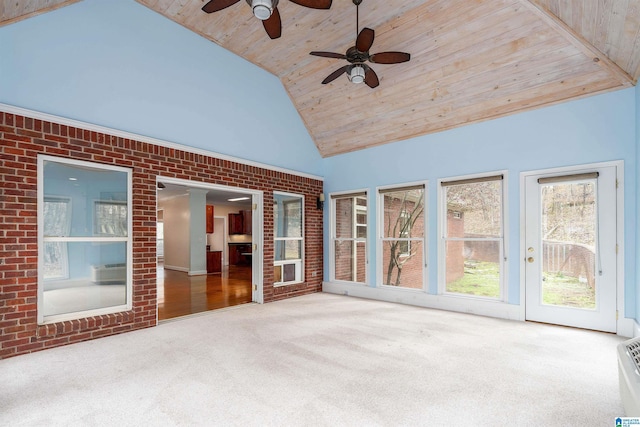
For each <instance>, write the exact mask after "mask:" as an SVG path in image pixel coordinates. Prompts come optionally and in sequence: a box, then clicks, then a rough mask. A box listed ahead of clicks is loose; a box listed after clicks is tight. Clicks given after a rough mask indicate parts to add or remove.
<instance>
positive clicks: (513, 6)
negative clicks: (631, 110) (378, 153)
mask: <svg viewBox="0 0 640 427" xmlns="http://www.w3.org/2000/svg"><path fill="white" fill-rule="evenodd" d="M2 1H3V3H2V5H3V6H2V7H3V9H2V11H0V12H1V13H0V17H1V19H2V22H0V23H3V22H4V21H9V22H13V21H15V20H16V19H19V17H20V16H21V14H20V10H19V9H20V7H19V4H24V5H25V7H24V11H23V13H22V15H28V14H33V13H37V11H39V10H40V11H43V10H46V9H47V8H54V7H58V6H60V5H64V4H66V3H70V2H69V1H54V0H32V1H25V2H19V1H18V0H12V1H8V0H2ZM136 1H138V2H139V3H141V4H143V5H145V6H147V7H149V8H150V9H152V10H154V11H156V12H158V13H160V14H162V15H164V16H166V17H167V18H169V19H171V20H173V21H175V22H177V23H179V24H181V25H183V26H184V27H186V28H188V29H190V30H192V31H194V32H196V33H198V34H201V35H202V36H204V37H206V38H208V39H209V40H211V41H213V42H215V43H217V44H219V45H220V46H222V47H224V48H225V49H228V50H230V51H232V52H234V53H236V54H238V55H240V56H242V57H244V58H245V59H247V60H249V61H251V62H253V63H254V64H256V65H258V66H260V67H261V68H263V69H265V70H267V71H268V72H270V73H273V74H274V75H276V76H277V77H278V78H279V79H280V80H281V81H282V84H283V85H284V87H285V89H286V90H287V92H288V93H289V96H290V98H291V100H292V102H293V103H294V105H295V107H296V108H297V110H298V112H299V113H300V116H301V117H302V120H303V121H304V123H305V125H306V126H307V129H308V131H309V134H310V135H311V137H312V138H313V140H314V142H315V144H316V146H317V147H318V150H319V152H320V153H321V154H322V156H325V157H327V156H333V155H337V154H341V153H346V152H350V151H355V150H360V149H364V148H367V147H372V146H376V145H381V144H386V143H390V142H394V141H399V140H403V139H407V138H411V137H415V136H419V135H424V134H428V133H433V132H439V131H443V130H446V129H451V128H454V127H458V126H462V125H465V124H469V123H475V122H479V121H483V120H489V119H493V118H497V117H502V116H505V115H508V114H513V113H517V112H521V111H525V110H529V109H532V108H538V107H541V106H545V105H551V104H555V103H559V102H563V101H567V100H569V99H575V98H578V97H583V96H587V95H592V94H597V93H602V92H606V91H611V90H616V89H621V88H625V87H630V86H632V85H634V84H635V82H636V80H637V78H638V76H639V74H640V0H615V1H612V0H590V1H587V2H585V1H584V0H426V1H425V0H363V2H362V4H361V6H360V28H363V27H365V26H366V27H370V28H372V29H374V30H375V31H376V33H375V34H376V37H375V41H374V44H373V47H372V48H371V49H370V52H371V53H376V52H382V51H390V50H397V51H404V52H409V53H410V54H411V61H410V62H407V63H402V64H394V65H383V64H372V68H373V69H374V70H375V71H376V73H377V74H378V77H379V79H380V86H378V87H377V88H375V89H370V88H369V87H367V86H366V85H364V84H361V85H355V84H352V83H350V82H349V81H348V79H347V77H346V76H341V77H339V78H338V79H336V80H334V81H333V82H331V83H329V84H327V85H322V84H320V82H321V81H322V80H323V79H324V78H325V77H326V76H327V75H329V74H330V73H331V72H333V71H334V70H336V69H338V68H340V67H342V66H344V65H346V64H347V62H346V61H345V60H340V59H330V58H320V57H315V56H310V55H309V52H310V51H313V50H323V51H330V52H337V53H344V52H345V51H346V50H347V48H349V47H350V46H353V45H354V42H355V37H356V7H355V6H354V5H353V3H352V1H351V0H333V5H332V7H331V9H330V10H328V11H325V10H313V9H308V8H304V7H301V6H299V5H297V4H295V3H292V2H290V1H287V0H280V4H279V6H278V9H279V10H280V14H281V16H282V27H283V29H282V37H281V38H279V39H275V40H271V39H270V38H269V37H268V36H267V35H266V34H265V32H264V29H263V28H262V25H261V23H260V22H259V21H258V20H257V19H256V18H254V17H253V16H252V14H251V9H250V8H249V6H248V5H247V4H246V2H245V1H244V0H242V1H240V2H238V3H237V4H235V5H233V6H230V7H228V8H226V9H224V10H221V11H219V12H216V13H213V14H206V13H204V12H202V11H201V10H200V9H201V8H202V6H203V5H204V4H205V3H206V0H136Z"/></svg>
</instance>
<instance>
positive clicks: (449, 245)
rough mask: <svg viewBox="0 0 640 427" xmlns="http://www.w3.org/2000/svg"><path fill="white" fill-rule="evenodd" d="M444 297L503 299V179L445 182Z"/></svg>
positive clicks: (489, 178)
mask: <svg viewBox="0 0 640 427" xmlns="http://www.w3.org/2000/svg"><path fill="white" fill-rule="evenodd" d="M441 187H442V192H441V195H442V200H443V203H442V208H443V209H442V211H441V227H442V230H443V232H442V236H443V237H442V242H441V243H442V246H441V250H442V253H443V254H444V257H443V258H444V268H443V269H442V271H443V273H444V274H443V277H444V281H443V282H444V292H446V293H452V294H463V295H471V296H478V297H488V298H502V297H503V291H502V276H503V269H504V268H503V265H504V263H503V259H504V255H503V254H504V238H503V237H504V236H503V229H504V226H503V221H504V215H503V176H502V175H496V176H487V177H480V178H472V179H460V180H449V181H444V182H441Z"/></svg>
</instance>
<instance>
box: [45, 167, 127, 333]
mask: <svg viewBox="0 0 640 427" xmlns="http://www.w3.org/2000/svg"><path fill="white" fill-rule="evenodd" d="M130 189H131V171H130V170H129V169H126V168H120V167H114V166H104V165H99V164H95V163H89V162H82V161H75V160H68V159H60V158H56V157H51V156H39V157H38V204H39V205H40V206H42V209H41V210H40V211H39V213H38V223H39V226H38V233H39V235H38V243H39V244H38V248H39V257H38V259H39V268H38V321H39V323H49V322H57V321H63V320H71V319H79V318H82V317H87V316H92V315H99V314H107V313H115V312H119V311H124V310H128V309H131V292H132V290H131V289H132V288H131V279H130V278H131V271H130V270H131V261H130V254H131V247H132V242H131V220H130V218H131V211H130V207H131V191H130Z"/></svg>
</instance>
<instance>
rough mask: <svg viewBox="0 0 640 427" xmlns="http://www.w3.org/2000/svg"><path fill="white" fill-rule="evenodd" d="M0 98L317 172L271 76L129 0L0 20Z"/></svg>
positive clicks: (89, 2)
mask: <svg viewBox="0 0 640 427" xmlns="http://www.w3.org/2000/svg"><path fill="white" fill-rule="evenodd" d="M0 103H5V104H9V105H13V106H17V107H23V108H28V109H32V110H36V111H40V112H45V113H50V114H54V115H58V116H62V117H66V118H70V119H76V120H81V121H85V122H88V123H94V124H99V125H103V126H107V127H111V128H115V129H119V130H123V131H128V132H134V133H137V134H141V135H145V136H151V137H155V138H159V139H163V140H167V141H170V142H174V143H179V144H184V145H188V146H192V147H197V148H202V149H207V150H211V151H214V152H218V153H222V154H227V155H232V156H236V157H240V158H243V159H247V160H253V161H258V162H263V163H267V164H270V165H275V166H280V167H285V168H289V169H293V170H297V171H302V172H307V173H312V174H317V175H320V173H321V157H320V155H319V153H318V151H317V149H316V147H315V145H314V143H313V141H312V140H311V138H310V136H309V134H308V132H307V130H306V128H305V127H304V124H303V122H302V120H301V118H300V116H299V114H298V113H297V111H296V110H295V108H294V107H293V105H292V103H291V101H290V99H289V97H288V96H287V93H286V92H285V90H284V89H283V87H282V84H281V83H280V81H279V80H278V79H277V78H276V77H275V76H273V75H271V74H269V73H267V72H265V71H263V70H261V69H260V68H258V67H256V66H255V65H253V64H251V63H249V62H247V61H245V60H244V59H242V58H240V57H238V56H236V55H234V54H232V53H230V52H228V51H226V50H224V49H222V48H220V47H219V46H218V45H216V44H214V43H212V42H210V41H208V40H206V39H204V38H202V37H200V36H198V35H196V34H195V33H193V32H191V31H189V30H187V29H185V28H183V27H182V26H180V25H178V24H176V23H174V22H172V21H170V20H168V19H166V18H164V17H163V16H161V15H159V14H157V13H155V12H153V11H151V10H150V9H148V8H146V7H144V6H142V5H140V4H138V3H136V2H135V1H134V0H84V1H82V2H79V3H75V4H73V5H71V6H67V7H63V8H61V9H58V10H55V11H53V12H49V13H46V14H43V15H39V16H36V17H33V18H29V19H26V20H23V21H20V22H18V23H15V24H13V25H8V26H4V27H0Z"/></svg>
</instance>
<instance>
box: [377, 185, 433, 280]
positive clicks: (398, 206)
mask: <svg viewBox="0 0 640 427" xmlns="http://www.w3.org/2000/svg"><path fill="white" fill-rule="evenodd" d="M378 196H379V200H380V206H381V209H382V219H383V220H382V221H381V227H382V230H381V232H380V236H381V237H380V245H381V247H382V267H381V280H382V284H383V285H387V286H397V287H402V288H410V289H424V285H425V284H424V282H425V280H424V277H425V260H426V254H425V252H424V251H425V236H426V230H425V196H426V190H425V186H424V184H420V185H416V186H409V187H397V188H387V189H382V190H379V191H378Z"/></svg>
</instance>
